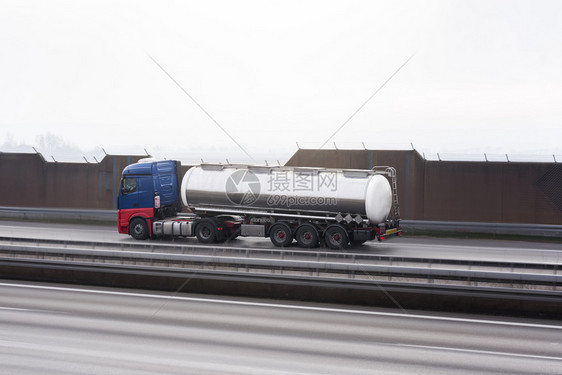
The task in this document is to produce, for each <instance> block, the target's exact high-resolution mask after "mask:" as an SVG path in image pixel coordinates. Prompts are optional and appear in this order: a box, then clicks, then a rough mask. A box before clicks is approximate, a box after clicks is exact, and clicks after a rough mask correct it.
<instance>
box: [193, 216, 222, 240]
mask: <svg viewBox="0 0 562 375" xmlns="http://www.w3.org/2000/svg"><path fill="white" fill-rule="evenodd" d="M195 235H196V236H197V239H198V240H199V242H202V243H213V242H215V241H216V240H217V227H216V225H215V223H213V222H211V221H201V222H200V223H199V224H197V227H196V228H195Z"/></svg>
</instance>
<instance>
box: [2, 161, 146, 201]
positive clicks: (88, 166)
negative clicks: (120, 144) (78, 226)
mask: <svg viewBox="0 0 562 375" xmlns="http://www.w3.org/2000/svg"><path fill="white" fill-rule="evenodd" d="M142 157H146V155H144V156H113V155H106V156H105V157H104V158H103V160H101V161H100V162H99V163H59V162H56V163H55V162H46V161H45V159H43V157H42V156H41V155H40V154H15V153H0V176H1V178H2V180H1V182H0V206H10V207H60V208H93V209H112V208H116V207H117V204H116V202H117V195H118V189H119V181H120V179H121V172H122V171H123V168H125V167H126V166H127V165H129V164H131V163H134V162H136V161H137V160H139V159H140V158H142Z"/></svg>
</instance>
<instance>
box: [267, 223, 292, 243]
mask: <svg viewBox="0 0 562 375" xmlns="http://www.w3.org/2000/svg"><path fill="white" fill-rule="evenodd" d="M269 238H270V239H271V243H272V244H274V245H275V246H277V247H287V246H290V245H291V243H292V242H293V233H292V232H291V228H290V227H289V226H288V225H287V224H285V223H275V224H273V225H272V226H271V229H270V230H269Z"/></svg>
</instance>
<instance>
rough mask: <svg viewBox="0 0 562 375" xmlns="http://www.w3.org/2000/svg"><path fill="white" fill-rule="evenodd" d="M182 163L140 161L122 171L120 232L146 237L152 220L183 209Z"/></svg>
mask: <svg viewBox="0 0 562 375" xmlns="http://www.w3.org/2000/svg"><path fill="white" fill-rule="evenodd" d="M180 174H181V164H180V162H179V161H175V160H163V161H153V160H146V159H145V160H141V161H139V162H138V163H136V164H131V165H129V166H127V167H125V169H124V170H123V173H122V177H121V187H120V189H119V196H118V198H117V209H118V214H117V225H118V229H119V233H126V234H131V235H132V236H133V237H135V238H137V237H139V238H143V237H144V238H147V237H148V236H150V235H151V234H152V229H151V227H152V222H153V221H154V220H156V219H163V218H165V217H170V216H174V215H176V213H177V212H179V211H181V209H182V203H181V199H180V178H181V176H180Z"/></svg>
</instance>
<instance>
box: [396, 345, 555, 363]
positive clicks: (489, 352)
mask: <svg viewBox="0 0 562 375" xmlns="http://www.w3.org/2000/svg"><path fill="white" fill-rule="evenodd" d="M390 345H393V346H397V347H402V348H414V349H429V350H439V351H449V352H457V353H471V354H484V355H494V356H504V357H515V358H525V359H541V360H544V359H546V360H549V361H562V357H551V356H545V355H535V354H521V353H508V352H497V351H494V350H478V349H463V348H450V347H446V346H431V345H415V344H390Z"/></svg>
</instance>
